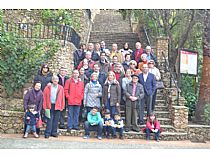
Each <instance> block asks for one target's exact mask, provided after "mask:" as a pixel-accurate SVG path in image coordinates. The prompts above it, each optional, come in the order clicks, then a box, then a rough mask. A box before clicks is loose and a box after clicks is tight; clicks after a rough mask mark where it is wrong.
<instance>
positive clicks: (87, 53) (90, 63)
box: [77, 51, 95, 70]
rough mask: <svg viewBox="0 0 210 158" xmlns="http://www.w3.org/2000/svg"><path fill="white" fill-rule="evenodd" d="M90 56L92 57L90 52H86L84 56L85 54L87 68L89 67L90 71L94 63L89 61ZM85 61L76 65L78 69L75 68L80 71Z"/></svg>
mask: <svg viewBox="0 0 210 158" xmlns="http://www.w3.org/2000/svg"><path fill="white" fill-rule="evenodd" d="M91 56H92V53H91V52H90V51H87V52H86V54H85V59H86V60H87V61H88V66H89V68H90V69H93V65H94V64H95V61H93V60H92V59H91ZM85 59H83V60H82V61H81V62H80V63H79V65H78V67H77V70H80V69H81V67H83V62H84V60H85Z"/></svg>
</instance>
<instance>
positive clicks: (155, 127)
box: [146, 113, 161, 142]
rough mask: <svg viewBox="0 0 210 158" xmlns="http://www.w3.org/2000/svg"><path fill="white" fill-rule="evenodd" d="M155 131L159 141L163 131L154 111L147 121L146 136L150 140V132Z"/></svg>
mask: <svg viewBox="0 0 210 158" xmlns="http://www.w3.org/2000/svg"><path fill="white" fill-rule="evenodd" d="M151 132H152V133H155V140H156V141H158V142H159V135H160V132H161V128H160V123H159V122H158V120H157V118H156V116H155V114H154V113H151V114H150V116H149V117H148V120H147V123H146V138H147V140H150V133H151Z"/></svg>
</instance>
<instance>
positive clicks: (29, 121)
mask: <svg viewBox="0 0 210 158" xmlns="http://www.w3.org/2000/svg"><path fill="white" fill-rule="evenodd" d="M38 118H39V114H38V113H37V114H32V113H31V112H29V111H27V112H26V114H25V124H26V125H31V126H34V125H36V122H37V120H38Z"/></svg>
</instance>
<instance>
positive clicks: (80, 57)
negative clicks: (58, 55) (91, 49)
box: [73, 49, 85, 69]
mask: <svg viewBox="0 0 210 158" xmlns="http://www.w3.org/2000/svg"><path fill="white" fill-rule="evenodd" d="M80 53H81V54H80ZM73 56H74V68H75V69H76V68H77V66H78V65H79V63H80V62H81V61H82V60H83V59H84V58H85V52H83V51H82V50H81V49H78V50H76V51H75V52H74V54H73Z"/></svg>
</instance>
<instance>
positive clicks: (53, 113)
mask: <svg viewBox="0 0 210 158" xmlns="http://www.w3.org/2000/svg"><path fill="white" fill-rule="evenodd" d="M46 118H47V117H46ZM59 118H60V111H59V110H55V104H52V105H51V109H50V118H47V126H46V129H45V136H50V135H57V134H58V133H57V130H58V121H59Z"/></svg>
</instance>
